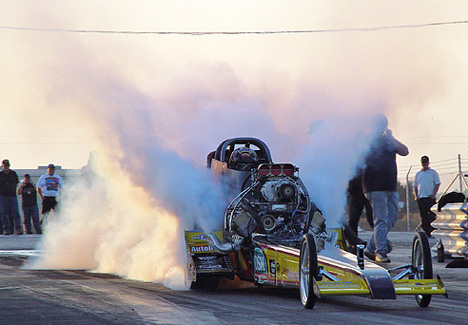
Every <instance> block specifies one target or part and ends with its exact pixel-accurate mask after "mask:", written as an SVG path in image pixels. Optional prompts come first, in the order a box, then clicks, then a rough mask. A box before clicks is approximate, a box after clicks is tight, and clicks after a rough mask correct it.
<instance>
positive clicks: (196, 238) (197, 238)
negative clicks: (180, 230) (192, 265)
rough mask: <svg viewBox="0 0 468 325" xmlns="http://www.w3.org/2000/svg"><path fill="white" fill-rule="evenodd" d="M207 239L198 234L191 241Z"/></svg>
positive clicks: (203, 235)
mask: <svg viewBox="0 0 468 325" xmlns="http://www.w3.org/2000/svg"><path fill="white" fill-rule="evenodd" d="M205 239H208V237H207V236H206V235H205V234H200V235H198V236H193V237H192V240H205Z"/></svg>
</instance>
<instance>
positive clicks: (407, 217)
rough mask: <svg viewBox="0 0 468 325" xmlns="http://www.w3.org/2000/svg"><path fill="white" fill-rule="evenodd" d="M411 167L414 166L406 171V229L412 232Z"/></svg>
mask: <svg viewBox="0 0 468 325" xmlns="http://www.w3.org/2000/svg"><path fill="white" fill-rule="evenodd" d="M411 168H413V166H412V165H411V166H410V168H409V170H408V173H406V231H407V232H410V207H409V203H410V191H409V173H410V172H411Z"/></svg>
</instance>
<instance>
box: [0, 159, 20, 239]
mask: <svg viewBox="0 0 468 325" xmlns="http://www.w3.org/2000/svg"><path fill="white" fill-rule="evenodd" d="M18 183H19V181H18V175H17V174H16V172H15V171H14V170H11V169H10V161H9V160H8V159H4V160H3V161H2V171H1V172H0V214H1V218H2V221H3V227H4V229H2V230H1V232H2V233H3V230H4V231H5V235H11V234H12V233H13V228H16V234H17V235H22V234H23V229H22V225H21V216H20V214H19V208H18V198H17V196H16V186H17V185H18Z"/></svg>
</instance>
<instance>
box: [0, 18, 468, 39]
mask: <svg viewBox="0 0 468 325" xmlns="http://www.w3.org/2000/svg"><path fill="white" fill-rule="evenodd" d="M460 24H468V20H458V21H447V22H433V23H424V24H408V25H389V26H378V27H363V28H337V29H302V30H260V31H134V30H99V29H67V28H65V29H62V28H37V27H16V26H0V29H5V30H15V31H30V32H57V33H91V34H130V35H189V36H206V35H246V34H256V35H265V34H312V33H341V32H376V31H382V30H391V29H408V28H423V27H435V26H446V25H460Z"/></svg>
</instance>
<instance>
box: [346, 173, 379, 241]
mask: <svg viewBox="0 0 468 325" xmlns="http://www.w3.org/2000/svg"><path fill="white" fill-rule="evenodd" d="M364 209H365V210H366V219H367V222H368V223H369V225H370V226H371V227H372V228H373V227H374V220H373V219H372V207H371V205H370V202H369V200H368V199H367V198H366V197H365V195H364V192H363V190H362V170H359V171H358V174H357V175H356V176H355V177H354V178H353V179H351V180H350V181H349V183H348V213H349V226H350V227H351V229H352V230H354V232H355V233H356V234H357V233H358V225H359V220H360V218H361V214H362V211H363V210H364Z"/></svg>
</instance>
